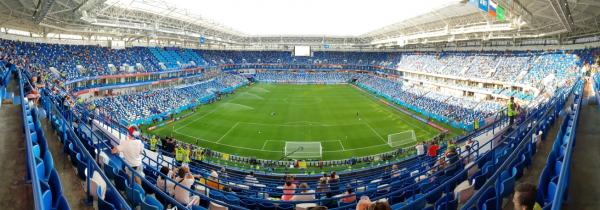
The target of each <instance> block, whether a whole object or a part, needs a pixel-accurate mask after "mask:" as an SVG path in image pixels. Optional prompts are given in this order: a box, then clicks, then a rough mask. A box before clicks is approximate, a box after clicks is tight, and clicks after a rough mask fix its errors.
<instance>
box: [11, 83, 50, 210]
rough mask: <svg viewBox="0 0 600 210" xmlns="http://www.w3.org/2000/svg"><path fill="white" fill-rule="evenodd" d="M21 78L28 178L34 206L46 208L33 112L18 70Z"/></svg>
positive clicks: (38, 208)
mask: <svg viewBox="0 0 600 210" xmlns="http://www.w3.org/2000/svg"><path fill="white" fill-rule="evenodd" d="M17 74H18V79H19V93H20V97H21V111H22V113H21V115H22V117H23V131H24V132H25V134H24V135H25V156H26V158H27V162H26V164H27V180H28V181H30V182H31V190H32V191H33V206H34V208H35V209H36V210H45V209H44V208H43V204H42V190H41V186H40V177H38V174H37V172H36V169H35V166H34V165H35V161H36V160H35V157H34V156H33V140H32V139H31V135H32V134H31V131H30V128H29V123H28V115H30V114H31V112H30V110H29V109H30V108H31V107H28V106H29V104H28V103H27V101H25V100H24V98H25V91H24V88H23V81H22V80H23V79H24V78H23V77H22V74H21V72H20V71H18V72H17Z"/></svg>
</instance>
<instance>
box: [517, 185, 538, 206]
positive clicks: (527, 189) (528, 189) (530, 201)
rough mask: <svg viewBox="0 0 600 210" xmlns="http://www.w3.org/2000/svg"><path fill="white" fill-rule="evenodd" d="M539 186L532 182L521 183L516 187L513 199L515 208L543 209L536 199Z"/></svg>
mask: <svg viewBox="0 0 600 210" xmlns="http://www.w3.org/2000/svg"><path fill="white" fill-rule="evenodd" d="M536 194H537V187H536V186H535V185H533V184H530V183H521V184H519V185H517V187H515V193H514V196H513V199H512V202H513V204H514V209H515V210H541V209H542V207H541V206H540V205H539V204H538V203H537V202H536V201H535V199H536Z"/></svg>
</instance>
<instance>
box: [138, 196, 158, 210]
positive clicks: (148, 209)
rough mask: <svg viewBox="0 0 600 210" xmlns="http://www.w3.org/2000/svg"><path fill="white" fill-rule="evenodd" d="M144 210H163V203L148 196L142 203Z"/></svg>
mask: <svg viewBox="0 0 600 210" xmlns="http://www.w3.org/2000/svg"><path fill="white" fill-rule="evenodd" d="M141 209H142V210H163V209H164V207H163V205H162V203H160V202H158V200H156V198H154V197H152V196H150V195H147V196H146V198H145V199H144V200H143V201H142V202H141Z"/></svg>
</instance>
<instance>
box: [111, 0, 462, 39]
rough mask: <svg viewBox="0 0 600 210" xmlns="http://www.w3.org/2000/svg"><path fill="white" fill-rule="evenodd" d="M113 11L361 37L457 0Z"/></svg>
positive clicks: (162, 5)
mask: <svg viewBox="0 0 600 210" xmlns="http://www.w3.org/2000/svg"><path fill="white" fill-rule="evenodd" d="M106 3H107V4H109V5H115V6H118V7H123V8H129V9H136V10H143V11H149V12H153V13H156V14H164V15H167V16H171V17H175V18H185V19H188V20H191V21H195V20H198V19H203V20H208V21H210V22H213V23H214V24H217V25H222V26H224V27H226V28H230V29H233V30H237V31H240V32H241V33H243V34H245V35H249V36H281V35H285V36H290V35H293V36H303V35H308V36H323V35H325V36H359V35H362V34H365V33H367V32H370V31H374V30H376V29H379V28H382V27H384V26H388V25H391V24H393V23H398V22H400V21H403V20H406V19H408V18H411V17H415V16H418V15H422V14H425V13H429V12H431V11H433V10H435V9H439V8H442V7H445V6H447V5H449V4H451V3H453V4H457V3H458V1H457V0H419V1H390V0H370V1H364V0H325V1H323V0H284V1H282V0H259V1H249V0H202V1H190V0H169V1H168V2H167V1H165V2H162V1H160V0H133V1H132V0H108V1H107V2H106Z"/></svg>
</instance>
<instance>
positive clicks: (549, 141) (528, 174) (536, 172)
mask: <svg viewBox="0 0 600 210" xmlns="http://www.w3.org/2000/svg"><path fill="white" fill-rule="evenodd" d="M571 104H573V96H571V97H570V98H569V100H568V101H567V103H566V105H565V109H567V108H568V107H570V106H571ZM563 112H564V111H563ZM564 118H565V116H564V115H559V117H558V118H557V120H556V121H554V123H553V124H552V125H551V126H550V129H549V130H548V132H547V133H545V134H543V135H542V138H541V140H542V143H541V144H540V145H539V146H538V147H537V148H536V152H535V155H534V156H532V158H531V165H530V166H528V167H527V168H526V170H524V171H523V176H522V177H521V178H519V179H518V180H517V181H516V183H515V186H516V185H517V184H518V183H531V184H535V185H537V184H538V180H539V178H540V174H541V173H542V171H543V170H544V167H545V166H546V160H547V159H548V155H549V154H550V151H551V150H552V145H553V144H554V141H555V140H556V135H557V134H558V131H559V130H560V122H562V121H563V120H564ZM512 196H513V194H511V195H510V196H509V197H508V198H512ZM502 209H504V210H513V209H514V205H513V203H512V200H510V199H506V198H505V199H504V203H503V205H502Z"/></svg>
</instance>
